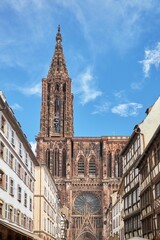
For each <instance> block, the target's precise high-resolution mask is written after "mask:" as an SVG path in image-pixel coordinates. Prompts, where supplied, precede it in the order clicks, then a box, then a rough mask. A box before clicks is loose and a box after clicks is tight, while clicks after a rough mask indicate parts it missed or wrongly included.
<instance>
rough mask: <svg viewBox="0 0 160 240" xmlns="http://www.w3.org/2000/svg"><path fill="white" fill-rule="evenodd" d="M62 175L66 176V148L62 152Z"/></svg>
mask: <svg viewBox="0 0 160 240" xmlns="http://www.w3.org/2000/svg"><path fill="white" fill-rule="evenodd" d="M62 177H66V150H65V149H63V153H62Z"/></svg>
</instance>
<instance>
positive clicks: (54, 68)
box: [48, 25, 68, 78]
mask: <svg viewBox="0 0 160 240" xmlns="http://www.w3.org/2000/svg"><path fill="white" fill-rule="evenodd" d="M61 42H62V35H61V32H60V25H58V32H57V35H56V46H55V52H54V56H53V58H52V62H51V66H50V69H49V72H48V77H51V78H53V77H56V76H59V77H60V75H61V74H66V75H67V76H68V71H67V67H66V62H65V58H64V54H63V47H62V44H61Z"/></svg>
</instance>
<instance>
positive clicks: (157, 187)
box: [155, 182, 160, 198]
mask: <svg viewBox="0 0 160 240" xmlns="http://www.w3.org/2000/svg"><path fill="white" fill-rule="evenodd" d="M155 192H156V198H157V197H159V196H160V182H159V183H157V184H156V185H155Z"/></svg>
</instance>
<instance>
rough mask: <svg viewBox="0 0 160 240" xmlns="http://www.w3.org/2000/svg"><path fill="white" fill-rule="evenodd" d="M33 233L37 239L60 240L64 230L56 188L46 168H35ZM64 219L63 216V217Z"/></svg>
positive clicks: (42, 165) (41, 166) (43, 166)
mask: <svg viewBox="0 0 160 240" xmlns="http://www.w3.org/2000/svg"><path fill="white" fill-rule="evenodd" d="M35 178H36V182H35V194H34V233H35V236H37V237H38V239H39V238H40V239H43V240H54V239H56V240H60V239H61V233H62V229H63V230H65V229H64V226H65V225H63V226H62V227H61V224H62V223H63V224H64V220H63V216H62V214H61V204H60V199H59V196H58V192H57V188H56V185H55V182H54V179H53V177H52V175H51V174H50V172H49V170H48V168H47V166H46V165H45V164H41V165H40V166H36V167H35ZM64 217H65V216H64ZM62 237H63V239H65V236H64V232H63V236H62Z"/></svg>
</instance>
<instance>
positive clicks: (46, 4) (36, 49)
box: [0, 0, 160, 143]
mask: <svg viewBox="0 0 160 240" xmlns="http://www.w3.org/2000/svg"><path fill="white" fill-rule="evenodd" d="M58 24H60V25H61V33H62V38H63V41H62V43H63V50H64V54H65V58H66V64H67V68H68V72H69V75H70V77H71V79H72V92H73V93H74V131H75V136H108V135H109V136H110V135H130V134H131V133H132V130H133V128H134V126H135V125H136V124H137V123H139V122H141V121H142V120H143V119H144V117H145V111H146V108H147V107H149V106H150V105H152V104H153V103H154V102H155V101H156V99H157V98H158V96H159V94H160V67H159V64H160V31H159V29H160V1H159V0H132V1H130V0H118V1H117V0H98V1H93V0H77V1H74V0H1V1H0V29H1V30H0V90H2V91H3V93H4V95H5V96H6V98H7V102H8V103H9V105H10V106H11V107H12V109H13V111H14V113H15V115H16V118H17V120H18V121H19V122H20V124H21V126H22V129H23V131H24V132H25V134H26V135H27V138H28V140H29V141H30V142H33V143H34V142H35V140H34V139H35V136H36V135H37V134H38V133H39V125H40V123H39V122H40V107H41V79H42V78H43V77H46V76H47V72H48V69H49V66H50V63H51V59H52V56H53V53H54V47H55V37H56V33H57V26H58Z"/></svg>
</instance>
